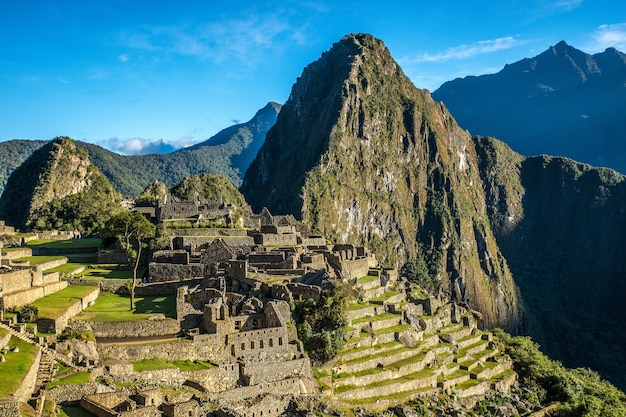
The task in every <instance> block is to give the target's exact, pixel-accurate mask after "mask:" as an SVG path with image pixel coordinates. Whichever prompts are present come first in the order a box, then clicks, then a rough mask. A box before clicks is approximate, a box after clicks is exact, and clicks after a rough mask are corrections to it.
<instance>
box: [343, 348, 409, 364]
mask: <svg viewBox="0 0 626 417" xmlns="http://www.w3.org/2000/svg"><path fill="white" fill-rule="evenodd" d="M413 349H415V348H410V347H407V346H404V345H402V346H400V347H399V348H397V349H393V350H385V351H383V352H378V353H375V354H373V355H368V356H361V357H358V358H354V359H350V360H348V361H340V362H341V363H343V364H346V365H348V364H353V363H361V362H365V361H369V360H371V359H376V358H381V357H383V356H393V355H397V354H398V353H403V352H406V351H409V350H413Z"/></svg>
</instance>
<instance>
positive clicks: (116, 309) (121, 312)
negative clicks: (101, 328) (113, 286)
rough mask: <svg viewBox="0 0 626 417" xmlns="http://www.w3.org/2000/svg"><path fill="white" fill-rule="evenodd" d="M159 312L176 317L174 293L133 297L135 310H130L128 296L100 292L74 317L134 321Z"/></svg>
mask: <svg viewBox="0 0 626 417" xmlns="http://www.w3.org/2000/svg"><path fill="white" fill-rule="evenodd" d="M159 313H162V314H163V315H165V317H172V318H175V317H176V296H175V295H166V296H156V297H135V310H134V311H130V297H129V296H127V295H119V294H111V293H108V292H101V293H100V295H99V296H98V299H97V300H96V302H95V304H94V305H92V306H90V307H87V308H86V309H85V311H83V312H82V313H80V314H79V315H78V316H76V319H77V320H85V321H94V322H120V321H136V320H145V319H147V318H148V317H150V316H152V315H155V314H159Z"/></svg>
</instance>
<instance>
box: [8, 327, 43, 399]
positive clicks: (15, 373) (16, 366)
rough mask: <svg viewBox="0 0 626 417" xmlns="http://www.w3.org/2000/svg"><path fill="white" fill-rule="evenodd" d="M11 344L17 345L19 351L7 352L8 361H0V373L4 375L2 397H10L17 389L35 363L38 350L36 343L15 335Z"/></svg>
mask: <svg viewBox="0 0 626 417" xmlns="http://www.w3.org/2000/svg"><path fill="white" fill-rule="evenodd" d="M9 346H10V347H11V348H14V347H17V348H18V349H19V352H7V353H6V354H4V357H5V358H6V362H3V363H0V375H2V383H1V384H0V398H2V397H9V396H11V394H13V393H14V392H15V390H17V388H18V387H19V386H20V384H21V383H22V380H23V379H24V377H25V376H26V374H27V373H28V370H29V369H30V367H31V365H32V364H33V361H34V360H35V355H36V354H37V350H38V348H37V347H36V346H35V345H32V344H30V343H26V342H23V341H21V340H20V339H17V338H15V337H12V338H11V340H10V341H9Z"/></svg>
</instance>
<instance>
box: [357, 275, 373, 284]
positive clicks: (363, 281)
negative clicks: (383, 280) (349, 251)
mask: <svg viewBox="0 0 626 417" xmlns="http://www.w3.org/2000/svg"><path fill="white" fill-rule="evenodd" d="M377 279H378V277H375V276H373V275H366V276H364V277H361V278H359V279H358V280H357V282H358V283H359V284H368V283H370V282H374V281H376V280H377Z"/></svg>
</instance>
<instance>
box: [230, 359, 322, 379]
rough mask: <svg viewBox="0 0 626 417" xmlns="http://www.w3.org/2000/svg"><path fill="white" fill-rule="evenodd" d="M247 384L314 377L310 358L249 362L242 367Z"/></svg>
mask: <svg viewBox="0 0 626 417" xmlns="http://www.w3.org/2000/svg"><path fill="white" fill-rule="evenodd" d="M241 374H242V375H243V377H244V380H245V381H246V383H247V385H257V384H263V383H267V382H274V381H280V380H283V379H286V378H298V377H308V378H310V377H312V374H311V362H310V361H309V358H301V359H294V360H291V361H281V362H269V361H264V362H260V363H248V364H244V365H242V367H241Z"/></svg>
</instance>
